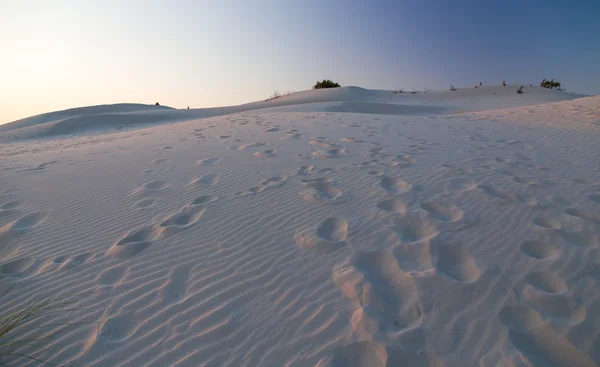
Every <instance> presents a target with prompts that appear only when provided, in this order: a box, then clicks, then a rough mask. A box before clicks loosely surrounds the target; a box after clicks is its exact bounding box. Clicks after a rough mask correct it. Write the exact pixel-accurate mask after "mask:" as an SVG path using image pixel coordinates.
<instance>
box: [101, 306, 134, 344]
mask: <svg viewBox="0 0 600 367" xmlns="http://www.w3.org/2000/svg"><path fill="white" fill-rule="evenodd" d="M134 320H136V317H135V312H134V311H129V312H126V313H120V314H118V315H115V316H112V317H109V318H103V319H101V320H100V321H99V323H98V325H96V326H98V327H99V328H100V330H99V332H98V334H97V337H96V339H97V340H100V341H103V342H104V343H105V344H108V343H118V342H122V341H125V340H127V339H129V337H131V336H132V335H133V334H134V333H135V332H136V331H137V329H138V328H139V326H137V325H136V324H135V322H134Z"/></svg>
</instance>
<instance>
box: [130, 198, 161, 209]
mask: <svg viewBox="0 0 600 367" xmlns="http://www.w3.org/2000/svg"><path fill="white" fill-rule="evenodd" d="M154 203H156V198H146V199H142V200H139V201H137V202H136V203H135V204H133V207H134V208H137V209H145V208H150V207H151V206H153V205H154Z"/></svg>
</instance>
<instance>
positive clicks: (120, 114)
mask: <svg viewBox="0 0 600 367" xmlns="http://www.w3.org/2000/svg"><path fill="white" fill-rule="evenodd" d="M526 93H529V95H528V96H527V97H522V96H520V95H517V94H516V93H515V92H514V88H513V86H507V87H484V88H477V89H475V88H464V89H459V90H457V91H443V92H427V93H418V94H408V93H405V94H393V93H391V91H379V90H369V89H363V88H358V87H343V88H335V89H323V90H310V91H303V92H297V93H293V94H291V95H287V96H283V97H281V98H278V99H275V100H269V101H260V102H253V103H248V104H244V105H239V106H230V107H216V108H198V109H190V110H176V109H172V108H170V107H165V106H154V105H142V104H126V103H123V104H114V105H101V106H90V107H80V108H73V109H69V110H64V111H57V112H51V113H47V114H42V115H37V116H33V117H29V118H25V119H21V120H18V121H14V122H11V123H7V124H4V125H0V141H9V140H11V139H12V140H14V139H23V138H35V137H44V136H50V135H65V134H73V133H77V132H82V131H93V130H100V131H106V130H114V129H123V128H128V127H131V126H139V125H144V124H157V123H166V122H176V121H185V120H193V119H198V118H206V117H215V116H223V115H227V114H232V113H239V112H248V111H253V110H259V109H272V111H276V112H346V113H363V114H383V115H413V116H414V115H434V114H441V113H452V112H456V111H461V112H465V111H478V110H487V109H491V108H504V107H507V106H511V107H512V106H521V105H530V104H535V103H547V102H551V101H562V100H570V99H573V98H577V97H581V96H580V95H576V94H572V93H565V92H559V91H554V90H547V89H542V88H531V89H526ZM265 112H267V111H265Z"/></svg>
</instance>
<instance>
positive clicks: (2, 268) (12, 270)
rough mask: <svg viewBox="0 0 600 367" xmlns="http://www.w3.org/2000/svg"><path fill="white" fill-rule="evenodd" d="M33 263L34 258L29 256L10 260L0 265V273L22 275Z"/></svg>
mask: <svg viewBox="0 0 600 367" xmlns="http://www.w3.org/2000/svg"><path fill="white" fill-rule="evenodd" d="M33 264H35V259H34V258H33V257H29V256H27V257H22V258H19V259H16V260H12V261H9V262H7V263H4V264H1V265H0V274H2V275H4V276H16V277H19V276H23V275H24V273H26V272H27V270H29V269H30V268H31V267H32V266H33Z"/></svg>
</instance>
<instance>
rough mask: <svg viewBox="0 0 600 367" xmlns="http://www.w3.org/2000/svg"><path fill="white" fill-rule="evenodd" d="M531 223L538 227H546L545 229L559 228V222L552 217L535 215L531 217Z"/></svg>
mask: <svg viewBox="0 0 600 367" xmlns="http://www.w3.org/2000/svg"><path fill="white" fill-rule="evenodd" d="M533 224H535V225H536V226H538V227H542V228H546V229H558V228H560V222H559V221H557V220H554V219H550V218H546V217H537V218H534V219H533Z"/></svg>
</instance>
